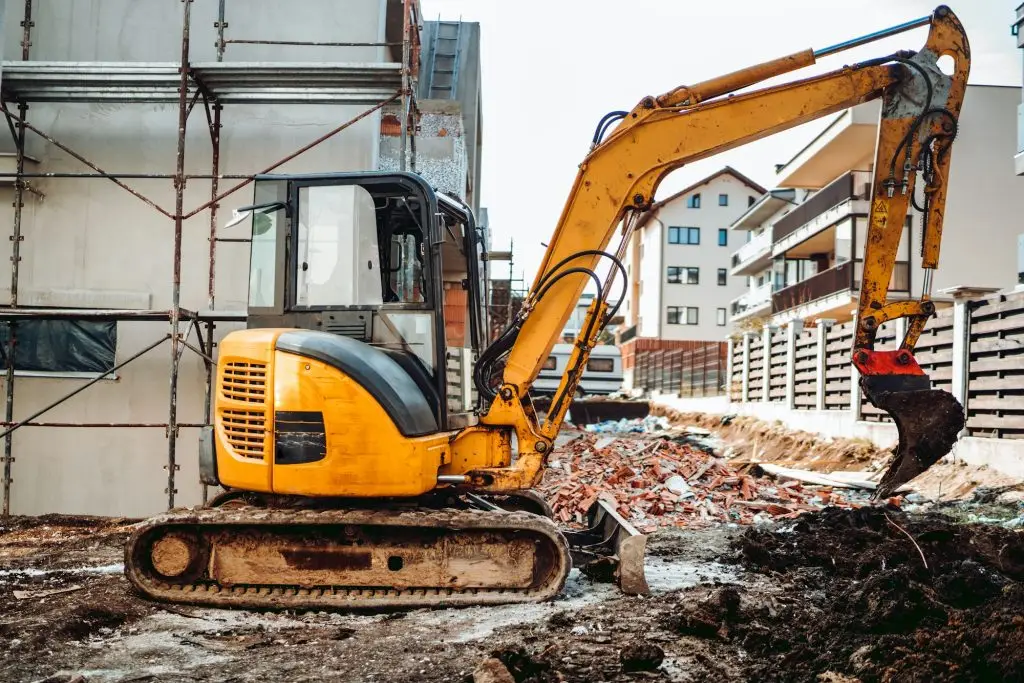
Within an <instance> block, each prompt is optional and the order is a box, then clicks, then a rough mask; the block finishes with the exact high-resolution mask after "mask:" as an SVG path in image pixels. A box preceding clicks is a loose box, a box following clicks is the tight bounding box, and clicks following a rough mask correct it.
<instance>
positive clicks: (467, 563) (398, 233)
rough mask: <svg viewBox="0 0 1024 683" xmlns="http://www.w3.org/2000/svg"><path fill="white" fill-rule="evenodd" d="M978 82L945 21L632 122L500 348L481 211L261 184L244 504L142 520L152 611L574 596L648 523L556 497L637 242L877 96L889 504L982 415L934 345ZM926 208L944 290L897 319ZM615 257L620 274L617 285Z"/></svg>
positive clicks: (232, 391)
mask: <svg viewBox="0 0 1024 683" xmlns="http://www.w3.org/2000/svg"><path fill="white" fill-rule="evenodd" d="M917 27H927V28H928V36H927V39H926V41H925V43H924V46H923V47H922V48H921V49H920V50H919V51H916V52H914V51H900V52H896V53H894V54H889V55H885V56H880V57H878V58H875V59H869V60H867V61H863V62H860V63H856V64H851V65H847V66H843V67H842V68H841V69H837V70H835V71H831V72H828V73H824V74H822V75H817V76H812V77H807V78H804V79H802V80H796V81H793V82H789V83H784V84H782V85H775V86H771V87H764V86H762V87H760V88H759V89H748V88H749V87H750V86H755V85H757V84H759V83H762V82H763V81H765V80H767V79H770V78H774V77H777V76H779V75H780V74H784V73H787V72H792V71H795V70H797V69H800V68H803V67H807V66H809V65H812V64H814V63H815V62H816V61H817V60H818V59H819V58H821V57H825V56H828V55H831V54H833V53H838V52H840V51H842V50H845V49H848V48H851V47H854V46H858V45H862V44H865V43H869V42H871V41H873V40H877V39H879V38H882V37H886V36H891V35H894V34H897V33H900V32H902V31H907V30H911V29H914V28H917ZM945 62H949V67H948V68H944V64H945ZM969 67H970V49H969V47H968V42H967V36H966V35H965V32H964V28H963V26H962V25H961V24H960V22H959V20H958V19H957V18H956V16H955V15H954V14H953V12H952V11H951V10H950V9H949V8H948V7H945V6H940V7H938V8H937V9H935V10H934V12H932V14H931V15H929V16H927V17H923V18H921V19H918V20H915V21H910V22H907V23H905V24H902V25H900V26H896V27H893V28H890V29H886V30H883V31H880V32H878V33H875V34H872V35H868V36H864V37H862V38H858V39H855V40H851V41H849V42H846V43H842V44H839V45H835V46H832V47H829V48H826V49H822V50H817V51H811V50H807V51H803V52H798V53H795V54H792V55H788V56H786V57H782V58H780V59H776V60H774V61H771V62H767V63H764V64H759V65H756V66H753V67H750V68H747V69H744V70H742V71H738V72H735V73H730V74H727V75H724V76H720V77H717V78H714V79H711V80H708V81H704V82H702V83H698V84H696V85H692V86H687V87H678V88H675V89H674V90H671V91H669V92H667V93H665V94H663V95H661V96H658V97H645V98H643V99H642V100H641V101H640V102H639V104H637V105H636V106H635V107H634V108H633V109H632V110H630V111H619V112H612V113H610V114H608V115H607V116H605V117H604V118H603V119H602V120H601V122H600V123H599V125H598V126H597V130H596V132H595V134H594V138H593V144H592V146H591V149H590V151H589V153H588V154H587V155H586V157H585V158H584V160H583V162H582V163H581V164H580V166H579V173H578V175H577V177H576V181H575V184H574V185H573V187H572V190H571V192H570V194H569V197H568V200H567V201H566V204H565V208H564V210H563V212H562V215H561V217H560V219H559V221H558V225H557V226H556V228H555V231H554V234H553V236H552V237H551V239H550V240H549V246H548V248H547V253H546V255H545V257H544V261H543V263H542V265H541V267H540V269H539V271H538V274H537V277H536V279H535V281H534V282H533V285H532V288H531V290H530V293H529V295H528V296H527V298H526V300H525V303H524V305H523V307H522V310H521V311H520V312H519V314H518V315H517V316H516V317H515V319H514V320H513V321H512V322H511V324H510V325H509V326H508V327H507V329H505V330H504V332H503V333H502V334H501V335H500V336H499V337H498V338H497V340H496V341H494V342H493V343H490V344H489V345H486V344H485V337H486V335H485V332H484V326H483V324H482V320H483V311H484V308H483V304H482V301H481V288H482V277H481V273H480V272H479V271H480V269H479V262H480V257H481V253H480V249H481V243H480V242H481V241H480V239H479V236H478V234H479V231H478V229H477V227H476V225H475V224H474V217H473V215H472V212H471V211H470V210H469V208H468V207H467V206H466V205H465V204H464V203H462V202H461V201H458V200H456V199H451V198H449V197H448V196H446V195H444V194H440V193H435V192H434V191H433V190H432V189H431V187H430V186H429V185H428V184H427V183H425V182H424V180H423V179H422V178H420V177H419V176H417V175H415V174H411V173H344V174H343V173H327V174H316V175H267V176H261V177H259V178H258V179H257V180H256V182H255V190H254V195H255V196H254V203H253V204H252V205H251V206H248V207H244V210H242V211H239V212H236V218H237V219H239V221H243V222H247V223H250V224H251V229H252V245H251V265H250V290H249V315H248V326H247V329H245V330H240V331H236V332H232V333H231V334H229V335H227V336H226V337H225V338H224V339H223V341H222V342H221V344H220V347H219V356H218V358H217V370H216V385H215V392H216V393H215V397H216V398H215V406H214V411H215V414H214V416H213V424H212V426H211V427H210V428H208V429H207V430H205V431H204V432H203V436H202V438H201V442H200V455H199V459H200V471H201V479H202V481H203V482H204V483H206V484H210V485H219V486H221V487H223V488H224V491H225V492H224V493H222V494H220V495H219V496H218V497H217V498H215V499H214V500H213V501H211V503H210V504H209V505H207V506H205V507H202V508H198V509H193V510H177V511H171V512H169V513H167V514H165V515H161V516H157V517H154V518H152V519H149V520H147V521H145V522H144V523H142V524H141V525H140V526H139V528H138V529H137V531H135V532H134V533H133V535H132V536H131V537H130V539H129V540H128V542H127V545H126V549H125V560H126V561H125V572H126V574H127V576H128V578H129V580H130V582H131V583H132V584H133V585H134V586H135V588H136V589H137V590H138V591H140V592H141V593H142V594H143V595H145V596H148V597H150V598H152V599H156V600H161V601H171V602H182V603H192V604H203V605H220V606H226V607H230V606H238V607H248V608H264V607H277V608H311V609H325V608H332V607H333V608H357V607H402V606H408V607H413V606H440V605H443V606H454V605H468V604H495V603H510V602H527V601H540V600H545V599H549V598H551V597H552V596H554V595H556V594H557V593H558V592H559V591H560V590H561V588H562V586H563V584H564V581H565V579H566V577H567V575H568V572H569V570H570V568H571V566H573V564H574V563H576V564H579V563H580V562H581V561H586V560H587V558H588V557H590V558H597V559H600V558H601V557H602V556H608V552H607V550H608V541H609V539H612V538H615V537H619V538H617V540H615V543H614V544H613V545H614V546H615V547H614V548H613V550H617V551H619V552H623V550H622V549H623V548H624V547H625V546H626V545H627V544H626V543H625V541H628V540H629V539H628V538H626V539H625V540H623V539H622V538H621V529H622V528H623V526H624V525H626V524H628V520H621V519H615V520H613V523H607V522H608V520H607V518H600V517H601V515H600V514H595V515H593V516H592V517H591V518H590V519H589V521H590V522H591V527H590V528H589V529H587V530H585V531H582V532H571V531H567V530H561V529H559V527H558V526H557V525H556V524H555V523H554V521H553V520H552V519H551V514H550V509H549V508H548V507H547V506H546V505H545V503H544V501H543V500H541V499H540V498H539V497H538V496H537V495H536V494H535V493H533V492H532V487H534V486H536V484H537V483H538V481H539V479H540V477H541V475H542V474H543V471H544V468H545V465H546V461H547V458H548V455H549V454H550V452H551V450H552V448H553V445H554V442H555V438H556V435H557V434H558V432H559V427H560V425H561V423H562V420H563V418H564V416H565V413H566V410H567V409H568V407H569V403H570V401H571V399H572V397H573V396H574V394H575V390H576V388H577V382H578V381H579V378H580V375H581V372H582V370H583V369H584V368H585V367H586V365H587V362H588V356H589V352H590V350H591V348H592V347H593V345H594V344H595V340H596V339H597V336H598V334H599V332H600V331H601V329H602V328H603V327H604V325H605V324H606V323H607V321H608V320H609V319H610V318H611V317H612V316H613V315H614V313H615V310H614V309H615V308H616V307H617V304H616V305H615V306H611V307H609V304H608V302H609V295H610V294H612V293H613V291H612V285H613V282H614V280H615V277H616V276H620V277H621V278H622V282H623V283H625V280H626V277H625V275H626V274H625V272H624V268H623V265H622V262H621V258H622V255H623V254H624V252H625V245H626V244H627V242H628V241H629V239H630V237H631V235H632V232H633V230H634V228H635V226H636V225H637V223H638V221H639V220H640V219H641V217H642V216H643V214H644V212H645V211H647V210H649V208H650V206H651V204H652V202H653V200H654V194H655V191H656V189H657V188H658V185H659V183H660V182H661V181H662V179H664V178H665V176H666V175H668V174H669V173H670V172H672V171H673V170H675V169H678V168H680V167H681V166H683V165H684V164H686V163H688V162H691V161H694V160H697V159H702V158H705V157H709V156H711V155H713V154H716V153H718V152H721V151H724V150H728V149H732V148H735V147H737V146H739V145H742V144H744V143H747V142H750V141H752V140H756V139H758V138H762V137H765V136H767V135H770V134H772V133H775V132H778V131H781V130H785V129H787V128H791V127H793V126H796V125H798V124H801V123H805V122H807V121H811V120H813V119H817V118H820V117H823V116H827V115H829V114H832V113H835V112H839V111H842V110H844V109H847V108H849V107H852V106H854V105H856V104H859V103H862V102H866V101H869V100H873V99H876V98H879V99H881V104H882V106H881V115H880V120H879V127H878V139H877V146H876V151H875V160H874V166H873V174H874V178H873V184H872V188H871V200H870V206H871V208H870V212H871V213H870V219H869V221H868V225H867V234H866V239H865V240H864V242H865V243H864V252H863V269H862V274H861V276H860V278H859V279H860V283H861V284H860V302H859V308H858V316H857V318H856V337H855V339H854V342H853V348H852V349H851V352H852V356H851V360H852V362H853V364H854V365H855V366H856V367H857V369H858V370H859V372H860V375H861V382H862V387H863V390H864V392H865V395H866V396H867V397H868V399H869V400H870V401H871V402H872V403H874V404H875V405H876V406H878V407H880V408H882V409H884V410H886V411H887V412H888V413H889V414H890V415H891V416H892V417H893V419H894V421H895V423H896V424H897V426H898V428H899V445H898V448H897V451H896V454H895V458H894V460H893V462H892V464H891V465H890V467H889V469H888V471H887V472H886V474H885V476H884V478H883V479H882V481H881V483H880V486H879V489H878V492H877V495H879V496H885V495H888V494H889V493H891V492H892V491H894V490H895V489H896V488H897V487H898V486H899V485H901V484H902V483H905V482H907V481H909V480H910V479H912V478H913V477H915V476H916V475H917V474H919V473H920V472H922V471H924V470H925V469H926V468H927V467H929V466H930V465H931V464H933V463H934V462H935V461H936V460H938V459H939V458H941V457H942V456H943V455H945V454H946V453H947V452H949V450H950V448H951V447H952V445H953V443H954V442H955V441H956V438H957V436H958V434H959V432H960V431H961V429H962V428H963V424H964V415H963V409H962V407H961V406H960V404H959V403H958V402H957V401H956V400H955V399H954V398H953V397H952V396H951V395H950V394H948V393H946V392H943V391H939V390H934V389H932V388H931V384H930V381H929V378H928V377H927V376H926V375H925V374H924V373H923V372H922V370H921V368H920V367H919V366H918V363H917V361H916V360H915V357H914V355H913V350H914V346H915V344H916V342H917V340H918V338H919V336H920V335H921V333H922V330H923V329H924V327H925V324H926V322H927V320H928V319H929V317H931V316H932V315H933V314H934V311H935V306H934V303H933V302H932V301H931V299H930V289H931V281H932V280H931V275H932V272H933V271H934V269H935V268H937V266H938V262H939V245H940V241H941V236H942V218H943V209H944V204H945V198H946V186H947V179H948V176H949V168H950V160H951V147H952V143H953V139H954V137H955V136H956V133H957V120H958V117H959V113H960V108H961V104H962V101H963V97H964V93H965V89H966V83H967V75H968V71H969ZM741 90H743V92H740V91H741ZM911 204H913V205H915V206H916V207H917V208H918V210H919V212H920V216H921V221H922V245H921V264H922V266H923V268H924V289H923V294H922V296H920V297H919V298H917V299H914V300H901V301H894V302H889V301H888V300H887V291H888V288H889V283H890V278H891V277H892V274H893V269H894V262H895V260H896V258H897V253H898V249H899V245H900V243H901V236H902V235H903V232H904V227H905V222H906V217H907V213H908V207H909V206H910V205H911ZM616 235H617V236H618V238H619V239H618V247H617V249H616V250H615V251H614V252H609V251H606V248H607V247H608V245H609V243H610V242H611V240H612V238H613V237H615V236H616ZM602 260H607V262H608V263H609V264H610V265H611V266H612V267H611V268H610V269H609V272H610V274H609V275H608V276H607V277H606V278H604V279H603V281H602V278H600V277H599V276H598V274H597V273H598V271H599V270H600V269H599V268H598V265H599V263H600V262H601V261H602ZM591 281H593V282H595V284H596V286H597V291H598V292H599V294H598V296H597V297H596V298H595V300H594V301H593V303H592V304H591V306H590V308H589V310H588V317H587V320H586V322H585V323H584V328H583V331H582V332H581V334H580V335H579V338H578V339H577V340H576V342H575V347H574V350H573V353H572V356H571V359H570V361H569V363H568V369H567V370H566V371H565V373H564V376H563V377H562V378H561V383H560V386H559V389H558V391H557V393H556V394H555V395H554V397H553V398H552V400H551V404H550V408H549V409H548V410H547V412H546V414H544V415H541V414H540V411H538V410H536V409H535V407H534V405H533V403H532V402H531V398H530V388H531V384H532V383H533V381H534V379H535V378H536V377H537V375H538V372H539V370H540V369H541V368H542V366H543V365H544V363H545V361H546V360H547V359H548V356H549V354H550V352H551V349H552V346H553V345H554V344H555V343H556V341H557V339H558V336H559V333H560V331H561V330H562V329H563V326H564V325H565V323H566V321H567V319H568V317H569V315H570V313H571V312H572V310H573V309H574V307H575V305H576V302H577V300H578V299H579V297H580V295H581V293H582V291H583V289H584V287H585V286H586V284H587V283H588V282H591ZM619 301H620V302H621V297H620V298H619ZM897 318H906V319H907V328H906V329H907V331H906V336H905V337H904V339H903V340H902V343H901V345H900V347H899V349H898V350H895V351H878V350H874V348H873V347H874V340H875V335H876V331H877V330H878V328H879V326H880V325H882V324H883V323H885V322H886V321H890V320H894V319H897ZM467 322H468V324H466V323H467ZM627 536H628V534H627ZM618 559H620V560H621V559H622V558H621V557H620V558H618ZM595 561H596V560H595ZM641 562H642V558H641ZM641 571H642V570H641Z"/></svg>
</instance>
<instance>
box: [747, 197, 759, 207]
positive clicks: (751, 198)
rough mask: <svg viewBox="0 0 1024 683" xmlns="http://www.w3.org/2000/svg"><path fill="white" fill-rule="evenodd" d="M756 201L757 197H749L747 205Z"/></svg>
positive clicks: (751, 204)
mask: <svg viewBox="0 0 1024 683" xmlns="http://www.w3.org/2000/svg"><path fill="white" fill-rule="evenodd" d="M756 201H757V199H755V198H754V197H747V206H753V205H754V202H756Z"/></svg>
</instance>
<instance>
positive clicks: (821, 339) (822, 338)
mask: <svg viewBox="0 0 1024 683" xmlns="http://www.w3.org/2000/svg"><path fill="white" fill-rule="evenodd" d="M816 324H817V327H816V328H815V329H816V330H817V332H818V358H817V361H818V362H817V378H818V382H817V384H816V385H815V386H816V388H817V394H816V396H815V397H814V398H815V401H814V407H815V408H817V409H818V410H825V382H826V378H825V369H826V366H825V360H826V359H827V358H828V351H827V349H826V347H827V346H828V331H829V329H831V327H832V325H834V324H835V320H829V319H827V318H819V319H818V320H817V321H816Z"/></svg>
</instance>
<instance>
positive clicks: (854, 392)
mask: <svg viewBox="0 0 1024 683" xmlns="http://www.w3.org/2000/svg"><path fill="white" fill-rule="evenodd" d="M853 325H854V328H853V333H854V334H857V315H856V314H854V316H853ZM852 352H853V344H851V345H850V350H849V351H848V352H846V353H847V354H848V355H849V356H851V357H850V359H849V361H850V413H851V417H852V418H853V421H854V422H856V421H858V420H860V416H861V412H860V370H858V369H857V366H856V365H854V364H853V358H852V355H853V353H852Z"/></svg>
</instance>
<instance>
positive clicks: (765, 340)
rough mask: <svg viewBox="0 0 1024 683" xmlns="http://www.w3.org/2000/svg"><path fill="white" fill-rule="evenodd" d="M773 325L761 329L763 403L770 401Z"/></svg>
mask: <svg viewBox="0 0 1024 683" xmlns="http://www.w3.org/2000/svg"><path fill="white" fill-rule="evenodd" d="M774 330H775V326H774V325H765V326H764V327H763V328H762V329H761V366H762V367H763V368H764V370H762V371H761V400H762V401H763V402H765V403H768V401H770V400H771V371H772V332H773V331H774Z"/></svg>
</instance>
